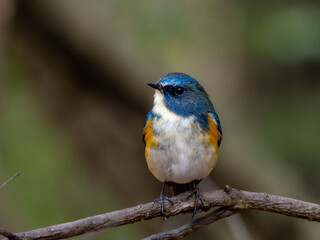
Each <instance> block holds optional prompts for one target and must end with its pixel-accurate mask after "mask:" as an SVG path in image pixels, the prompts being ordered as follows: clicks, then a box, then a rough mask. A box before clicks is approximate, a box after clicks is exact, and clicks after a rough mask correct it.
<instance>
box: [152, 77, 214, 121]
mask: <svg viewBox="0 0 320 240" xmlns="http://www.w3.org/2000/svg"><path fill="white" fill-rule="evenodd" d="M148 85H149V86H151V87H153V88H155V89H156V90H158V91H159V92H158V91H157V92H156V96H155V98H157V94H158V98H161V101H162V102H163V103H164V105H165V107H166V108H167V109H168V110H170V111H171V112H173V113H175V114H177V115H179V116H182V117H189V116H195V117H196V119H197V120H198V121H199V122H200V123H202V125H203V126H205V125H207V115H208V113H209V112H213V113H215V112H214V108H213V105H212V103H211V102H210V99H209V97H208V94H207V93H206V91H205V90H204V88H203V87H202V86H201V85H200V83H199V82H198V81H197V80H195V79H194V78H193V77H191V76H189V75H187V74H184V73H169V74H167V75H165V76H163V77H161V78H160V80H159V81H158V82H157V83H155V84H154V83H149V84H148ZM159 94H160V95H159ZM158 101H160V100H158ZM155 104H157V103H156V99H155Z"/></svg>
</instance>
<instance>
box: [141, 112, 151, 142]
mask: <svg viewBox="0 0 320 240" xmlns="http://www.w3.org/2000/svg"><path fill="white" fill-rule="evenodd" d="M151 114H152V110H151V111H150V112H149V113H148V115H147V118H146V121H145V122H144V125H143V132H142V141H143V143H144V145H146V141H145V135H146V131H145V130H146V129H145V127H146V124H147V122H148V120H149V119H150V117H151Z"/></svg>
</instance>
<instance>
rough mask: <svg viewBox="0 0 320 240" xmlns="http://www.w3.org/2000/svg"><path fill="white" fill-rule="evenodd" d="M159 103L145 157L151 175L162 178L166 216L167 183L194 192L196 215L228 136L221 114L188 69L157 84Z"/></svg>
mask: <svg viewBox="0 0 320 240" xmlns="http://www.w3.org/2000/svg"><path fill="white" fill-rule="evenodd" d="M148 85H149V86H151V87H152V88H154V89H156V91H155V95H154V105H153V108H152V109H151V111H150V112H149V113H148V115H147V119H146V121H145V125H144V129H143V141H144V144H145V158H146V161H147V164H148V168H149V170H150V171H151V173H152V174H153V175H154V176H155V177H156V178H157V179H158V180H159V181H161V182H163V187H162V190H161V194H160V198H159V200H160V201H161V212H162V214H163V215H164V216H165V214H164V200H167V201H169V202H170V203H171V204H173V202H172V201H171V199H170V198H168V197H167V196H164V189H165V186H166V185H169V186H173V187H174V194H175V195H177V194H179V193H181V192H185V191H189V190H193V192H192V193H191V194H190V195H189V197H188V198H190V197H191V196H193V195H194V196H195V206H194V212H193V214H195V212H196V210H197V208H196V207H197V203H198V200H200V203H201V205H202V206H203V205H204V203H203V199H202V197H201V194H200V192H199V189H198V187H197V184H198V183H199V182H200V181H201V180H202V179H203V178H205V177H207V176H208V175H209V174H210V172H211V171H212V169H213V168H214V166H215V164H216V162H217V157H218V147H219V145H220V143H221V140H222V131H221V125H220V121H219V117H218V115H217V113H216V111H215V110H214V107H213V105H212V103H211V101H210V99H209V96H208V94H207V93H206V91H205V90H204V88H203V87H202V86H201V85H200V84H199V82H198V81H197V80H195V79H194V78H192V77H191V76H189V75H187V74H184V73H177V72H176V73H169V74H167V75H165V76H163V77H161V78H160V80H159V81H158V82H157V83H149V84H148Z"/></svg>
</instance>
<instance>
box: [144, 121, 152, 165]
mask: <svg viewBox="0 0 320 240" xmlns="http://www.w3.org/2000/svg"><path fill="white" fill-rule="evenodd" d="M143 133H144V142H145V143H146V147H145V152H144V153H145V157H146V160H147V161H148V149H149V148H150V147H151V146H153V145H155V142H154V139H153V138H154V135H153V130H152V126H151V117H150V118H149V120H148V121H147V122H146V125H145V127H144V129H143Z"/></svg>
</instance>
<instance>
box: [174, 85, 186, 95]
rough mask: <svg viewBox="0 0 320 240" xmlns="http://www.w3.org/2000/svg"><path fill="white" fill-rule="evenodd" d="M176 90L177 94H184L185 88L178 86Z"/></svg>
mask: <svg viewBox="0 0 320 240" xmlns="http://www.w3.org/2000/svg"><path fill="white" fill-rule="evenodd" d="M174 92H175V93H176V94H177V95H181V94H183V92H184V88H183V87H176V88H175V89H174Z"/></svg>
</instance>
